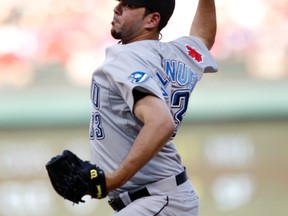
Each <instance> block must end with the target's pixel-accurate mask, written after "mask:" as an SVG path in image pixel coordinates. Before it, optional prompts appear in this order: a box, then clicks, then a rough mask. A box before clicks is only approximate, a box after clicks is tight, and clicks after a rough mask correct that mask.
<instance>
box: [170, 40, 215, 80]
mask: <svg viewBox="0 0 288 216" xmlns="http://www.w3.org/2000/svg"><path fill="white" fill-rule="evenodd" d="M170 46H171V48H172V49H173V50H174V51H175V52H176V53H177V55H178V57H180V59H182V61H184V62H186V63H188V64H189V65H190V67H191V68H193V69H194V71H196V72H197V75H198V80H200V79H201V78H202V75H203V73H208V72H210V73H211V72H212V73H213V72H217V71H218V66H217V64H216V62H215V60H214V59H213V57H212V55H211V53H210V52H209V50H208V48H207V47H206V46H205V44H204V42H203V41H202V40H201V39H199V38H197V37H194V36H185V37H181V38H178V39H176V40H174V41H171V42H170Z"/></svg>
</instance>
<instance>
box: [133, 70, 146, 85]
mask: <svg viewBox="0 0 288 216" xmlns="http://www.w3.org/2000/svg"><path fill="white" fill-rule="evenodd" d="M149 77H150V76H149V75H148V74H146V73H145V72H141V71H136V72H133V73H132V74H131V75H130V76H129V79H131V82H132V83H134V84H138V83H143V82H145V81H146V80H148V79H149Z"/></svg>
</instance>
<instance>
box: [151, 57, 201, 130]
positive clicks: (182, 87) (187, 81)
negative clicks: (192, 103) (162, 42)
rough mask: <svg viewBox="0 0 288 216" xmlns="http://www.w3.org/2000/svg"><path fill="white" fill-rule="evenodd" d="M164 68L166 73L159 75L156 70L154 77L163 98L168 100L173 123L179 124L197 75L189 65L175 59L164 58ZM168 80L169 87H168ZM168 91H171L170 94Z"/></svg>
mask: <svg viewBox="0 0 288 216" xmlns="http://www.w3.org/2000/svg"><path fill="white" fill-rule="evenodd" d="M164 69H165V72H166V74H165V75H163V74H162V75H161V73H160V72H159V71H156V77H157V79H158V83H159V84H160V87H161V90H162V94H163V96H164V98H165V99H166V101H169V100H170V107H171V110H172V113H173V117H174V121H175V123H176V124H180V123H181V121H182V120H183V116H184V115H185V113H186V111H187V109H188V102H189V97H190V93H191V92H192V91H193V89H194V86H195V85H196V83H197V81H198V79H197V75H196V73H195V72H194V71H193V69H192V68H191V67H189V66H188V65H186V64H185V63H183V62H177V61H175V60H169V59H165V60H164ZM169 81H170V84H171V89H168V84H169ZM168 91H171V92H172V93H171V95H170V94H169V92H168ZM169 95H170V98H169Z"/></svg>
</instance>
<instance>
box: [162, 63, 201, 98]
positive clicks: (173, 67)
mask: <svg viewBox="0 0 288 216" xmlns="http://www.w3.org/2000/svg"><path fill="white" fill-rule="evenodd" d="M164 70H165V72H166V75H167V78H168V79H170V80H171V81H172V83H173V84H177V85H180V86H187V88H188V89H190V92H192V90H193V88H194V86H195V84H196V82H197V74H196V73H195V72H194V71H193V69H192V68H191V67H189V66H188V65H186V64H184V63H183V62H179V63H178V64H177V62H176V61H175V60H170V59H165V60H164ZM167 78H162V83H163V80H165V79H167ZM158 79H159V77H158ZM160 81H161V80H160ZM163 84H164V83H163ZM164 87H165V86H164Z"/></svg>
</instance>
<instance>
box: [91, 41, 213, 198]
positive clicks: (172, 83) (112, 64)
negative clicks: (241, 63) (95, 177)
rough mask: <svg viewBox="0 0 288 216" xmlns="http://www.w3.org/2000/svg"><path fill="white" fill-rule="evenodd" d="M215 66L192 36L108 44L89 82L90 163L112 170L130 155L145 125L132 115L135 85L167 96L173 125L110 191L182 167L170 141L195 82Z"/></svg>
mask: <svg viewBox="0 0 288 216" xmlns="http://www.w3.org/2000/svg"><path fill="white" fill-rule="evenodd" d="M216 71H217V65H216V64H215V62H214V60H213V58H212V56H211V55H210V53H209V51H208V49H207V48H206V46H205V45H204V43H203V42H202V41H201V40H199V39H198V38H196V37H188V36H187V37H181V38H178V39H176V40H173V41H171V42H160V41H158V40H144V41H139V42H134V43H130V44H125V45H123V44H117V45H114V46H112V47H109V48H107V50H106V59H105V61H104V62H103V64H102V65H101V66H100V67H99V68H98V69H97V70H96V71H95V72H94V74H93V78H92V83H91V100H92V104H93V110H92V115H91V122H90V140H91V152H92V162H93V163H95V164H97V165H99V166H100V167H101V168H103V170H104V171H108V172H109V171H113V170H115V169H116V168H117V167H118V166H119V164H120V163H121V162H122V161H123V159H124V158H125V156H126V155H127V154H128V152H129V150H130V148H131V146H132V145H133V142H134V140H135V138H136V137H137V135H138V133H139V131H140V130H141V127H142V125H143V124H142V123H141V122H140V121H139V120H138V119H137V118H136V117H135V115H134V114H133V106H134V98H133V93H132V92H133V90H138V91H141V92H145V93H149V94H153V95H155V96H156V97H159V98H161V99H162V100H164V101H166V103H167V106H168V107H169V108H170V110H171V114H172V115H173V118H174V120H175V123H176V124H177V128H176V130H175V133H174V135H173V136H172V137H171V139H170V141H169V142H167V144H166V145H165V146H164V147H163V148H162V150H161V151H160V152H159V153H158V154H157V155H156V156H155V157H154V158H153V159H152V160H151V161H149V162H148V163H147V164H146V165H145V166H144V167H143V168H142V169H141V170H140V171H139V172H137V173H136V174H135V175H134V176H133V177H132V178H131V179H130V180H129V181H128V182H127V183H126V184H125V185H123V186H122V187H121V188H118V189H117V190H115V191H113V192H111V193H110V195H116V194H119V193H121V192H124V191H127V190H132V189H135V188H138V187H140V186H143V185H145V184H149V183H151V182H155V181H158V180H161V179H163V178H166V177H169V176H172V175H175V174H178V173H180V172H181V171H182V170H183V165H182V163H181V158H180V156H179V154H178V152H177V150H176V148H175V146H174V144H173V142H172V140H173V137H174V136H175V135H176V133H177V129H178V128H179V125H180V123H181V121H182V119H183V116H184V115H185V113H186V111H187V107H188V101H189V97H190V94H191V92H192V91H193V89H194V87H195V85H196V83H197V82H198V81H199V80H200V79H201V77H202V75H203V73H204V72H216Z"/></svg>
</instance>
